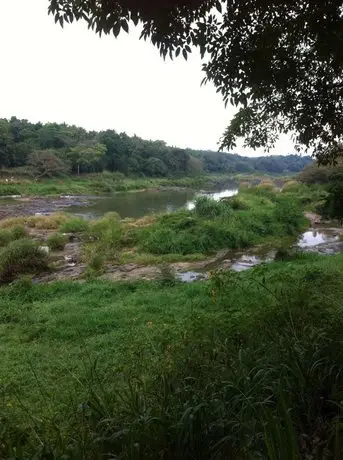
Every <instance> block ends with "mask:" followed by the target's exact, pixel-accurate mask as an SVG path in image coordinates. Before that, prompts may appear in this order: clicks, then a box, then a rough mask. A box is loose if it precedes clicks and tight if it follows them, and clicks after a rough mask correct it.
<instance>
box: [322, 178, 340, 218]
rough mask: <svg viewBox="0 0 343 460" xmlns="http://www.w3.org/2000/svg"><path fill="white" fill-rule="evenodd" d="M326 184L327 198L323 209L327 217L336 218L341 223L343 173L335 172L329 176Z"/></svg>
mask: <svg viewBox="0 0 343 460" xmlns="http://www.w3.org/2000/svg"><path fill="white" fill-rule="evenodd" d="M331 180H332V181H331V182H330V183H329V186H328V192H329V195H328V198H327V200H326V203H325V205H324V211H325V212H326V213H327V214H328V216H329V217H331V218H333V219H338V220H339V222H340V224H341V225H342V224H343V174H342V173H337V174H335V175H333V176H332V177H331Z"/></svg>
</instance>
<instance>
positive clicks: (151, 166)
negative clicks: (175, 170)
mask: <svg viewBox="0 0 343 460" xmlns="http://www.w3.org/2000/svg"><path fill="white" fill-rule="evenodd" d="M144 170H145V172H146V174H147V175H148V176H166V175H167V172H168V170H167V167H166V165H165V164H164V163H163V161H162V160H160V159H159V158H155V157H151V158H149V160H147V162H146V164H145V167H144Z"/></svg>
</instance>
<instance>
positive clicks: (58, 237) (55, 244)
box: [47, 233, 68, 251]
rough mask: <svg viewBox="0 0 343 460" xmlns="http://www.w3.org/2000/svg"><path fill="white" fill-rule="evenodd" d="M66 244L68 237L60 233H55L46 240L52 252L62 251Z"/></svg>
mask: <svg viewBox="0 0 343 460" xmlns="http://www.w3.org/2000/svg"><path fill="white" fill-rule="evenodd" d="M67 243H68V237H67V235H63V234H62V233H55V234H54V235H51V236H49V238H48V240H47V244H48V246H49V248H50V249H51V250H52V251H63V249H64V248H65V245H66V244H67Z"/></svg>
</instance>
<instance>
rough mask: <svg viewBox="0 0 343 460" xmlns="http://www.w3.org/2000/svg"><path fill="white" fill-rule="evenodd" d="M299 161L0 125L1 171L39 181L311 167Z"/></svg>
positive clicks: (63, 128) (71, 129)
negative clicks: (80, 176)
mask: <svg viewBox="0 0 343 460" xmlns="http://www.w3.org/2000/svg"><path fill="white" fill-rule="evenodd" d="M311 161H312V160H311V158H310V157H305V156H304V157H301V156H299V155H287V156H269V157H259V158H248V157H242V156H239V155H235V154H229V153H223V152H213V151H200V150H192V149H181V148H177V147H170V146H168V145H167V144H166V143H165V142H163V141H151V140H149V141H148V140H144V139H141V138H140V137H138V136H128V135H127V134H126V133H117V132H116V131H114V130H106V131H100V132H96V131H86V130H85V129H83V128H80V127H77V126H70V125H67V124H65V123H62V124H58V123H45V124H43V123H30V122H29V121H27V120H19V119H18V118H16V117H12V118H11V119H9V120H8V119H0V167H1V168H22V169H24V168H25V170H27V171H31V172H32V173H33V174H34V175H35V176H36V177H37V178H40V177H48V176H57V175H63V174H82V173H90V172H101V171H103V170H108V171H113V172H120V173H122V174H124V175H132V176H149V177H153V176H156V177H165V176H177V175H188V174H201V173H253V172H268V173H274V174H279V173H288V172H298V171H301V170H302V169H303V168H304V166H306V165H307V164H309V163H311Z"/></svg>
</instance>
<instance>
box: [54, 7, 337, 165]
mask: <svg viewBox="0 0 343 460" xmlns="http://www.w3.org/2000/svg"><path fill="white" fill-rule="evenodd" d="M213 7H216V10H214V9H213ZM49 11H50V13H52V14H54V15H55V20H56V22H57V21H59V22H60V23H61V25H63V23H64V21H67V22H72V21H73V20H74V19H76V20H78V19H81V18H83V19H85V20H86V21H87V22H88V25H89V27H91V28H92V29H94V30H95V31H96V32H98V33H100V34H101V33H105V34H108V33H111V32H112V33H113V34H114V35H115V36H117V35H118V34H119V32H120V31H121V29H123V30H125V31H128V21H129V20H132V21H133V22H134V23H135V24H137V23H138V22H139V21H140V22H141V23H142V24H143V30H142V37H143V38H144V39H146V38H147V37H150V38H151V41H152V43H153V44H155V45H156V46H158V48H159V49H160V53H161V55H162V56H163V57H166V56H167V54H169V55H170V57H173V56H178V55H179V54H181V53H182V55H183V56H184V58H185V59H187V56H188V53H190V52H191V48H190V46H191V45H194V46H196V47H199V49H200V52H201V55H202V56H204V55H205V54H207V55H208V59H207V62H206V63H205V64H204V65H203V69H204V71H205V73H206V76H205V79H204V81H211V82H213V83H214V85H215V86H216V88H217V91H218V92H220V93H221V94H222V97H223V99H224V101H225V104H227V103H228V102H230V103H232V104H234V105H235V106H237V107H238V111H237V113H236V115H235V116H234V118H233V119H232V121H231V123H230V125H229V127H228V128H227V130H226V131H225V133H224V135H223V138H222V147H223V148H224V147H227V148H229V149H231V148H232V147H234V146H235V145H236V140H237V138H240V137H243V138H244V140H245V145H246V146H249V147H252V148H257V147H261V146H262V147H265V148H266V149H269V148H271V147H273V146H274V145H275V141H276V140H277V138H278V136H279V134H280V133H291V134H292V135H293V138H294V141H295V143H296V144H297V145H299V148H300V147H304V148H305V149H307V148H313V149H314V153H315V154H316V156H317V158H318V159H319V161H321V162H328V161H334V159H335V157H336V156H337V154H338V153H340V149H338V144H339V142H340V141H342V139H343V0H269V1H266V0H227V1H226V2H223V1H221V0H213V1H212V0H163V1H160V2H151V1H150V0H141V1H134V0H117V1H115V2H114V1H104V2H101V3H99V2H95V1H92V0H78V1H75V0H50V7H49Z"/></svg>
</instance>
